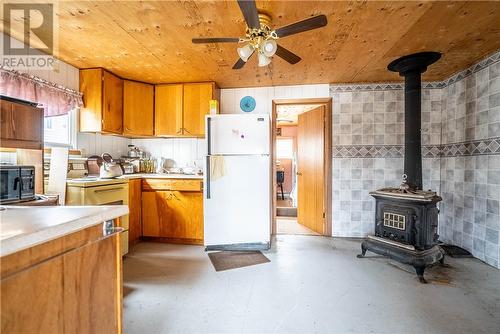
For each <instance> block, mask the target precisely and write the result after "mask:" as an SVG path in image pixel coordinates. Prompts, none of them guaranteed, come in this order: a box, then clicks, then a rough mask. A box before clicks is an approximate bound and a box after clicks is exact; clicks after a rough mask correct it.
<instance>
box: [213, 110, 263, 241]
mask: <svg viewBox="0 0 500 334" xmlns="http://www.w3.org/2000/svg"><path fill="white" fill-rule="evenodd" d="M205 124H206V132H205V133H206V139H205V141H206V145H207V156H206V159H205V175H204V187H203V188H204V190H203V191H204V229H205V231H204V232H205V235H204V240H205V247H206V250H258V249H268V248H269V247H270V235H271V204H270V200H271V197H270V194H271V178H270V169H271V164H270V146H271V143H270V119H269V115H265V114H264V115H262V114H260V115H256V114H251V115H246V114H234V115H233V114H228V115H210V116H207V118H206V123H205Z"/></svg>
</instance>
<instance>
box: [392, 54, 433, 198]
mask: <svg viewBox="0 0 500 334" xmlns="http://www.w3.org/2000/svg"><path fill="white" fill-rule="evenodd" d="M439 58H441V54H440V53H439V52H419V53H414V54H411V55H407V56H404V57H401V58H398V59H396V60H394V61H392V62H391V63H390V64H389V65H388V66H387V69H388V70H389V71H393V72H399V75H401V76H403V77H405V158H404V171H405V174H406V175H407V176H408V179H407V183H408V185H409V186H410V188H412V189H417V190H422V147H421V126H422V121H421V114H422V110H421V96H422V94H421V92H422V85H421V74H422V73H424V72H425V71H426V70H427V66H429V65H431V64H433V63H434V62H436V61H438V60H439Z"/></svg>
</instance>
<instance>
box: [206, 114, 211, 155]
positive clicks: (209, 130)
mask: <svg viewBox="0 0 500 334" xmlns="http://www.w3.org/2000/svg"><path fill="white" fill-rule="evenodd" d="M207 154H208V155H210V154H212V119H211V118H210V117H207Z"/></svg>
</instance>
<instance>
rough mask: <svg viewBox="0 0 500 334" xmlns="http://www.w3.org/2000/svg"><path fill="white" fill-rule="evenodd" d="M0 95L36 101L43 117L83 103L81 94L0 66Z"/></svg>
mask: <svg viewBox="0 0 500 334" xmlns="http://www.w3.org/2000/svg"><path fill="white" fill-rule="evenodd" d="M0 74H1V80H0V95H4V96H9V97H12V98H16V99H20V100H26V101H30V102H35V103H38V106H39V107H40V108H43V109H44V113H45V117H49V116H60V115H65V114H67V113H68V112H70V111H71V110H73V109H75V108H78V107H80V106H82V105H83V101H82V94H81V93H80V92H77V91H75V90H73V89H69V88H66V87H63V86H61V85H56V84H53V83H50V82H48V81H46V80H43V79H40V78H38V77H36V76H33V75H29V74H27V73H21V72H17V71H12V70H7V69H4V68H0Z"/></svg>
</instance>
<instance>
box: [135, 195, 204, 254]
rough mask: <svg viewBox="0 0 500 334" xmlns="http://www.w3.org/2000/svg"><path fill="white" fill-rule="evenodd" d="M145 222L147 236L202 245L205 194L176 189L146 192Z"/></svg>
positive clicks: (144, 204) (144, 201) (143, 230)
mask: <svg viewBox="0 0 500 334" xmlns="http://www.w3.org/2000/svg"><path fill="white" fill-rule="evenodd" d="M142 224H143V225H142V232H143V235H144V236H145V237H160V238H166V239H170V240H171V241H173V242H181V243H189V244H203V193H202V192H200V191H176V190H156V191H143V192H142Z"/></svg>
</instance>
